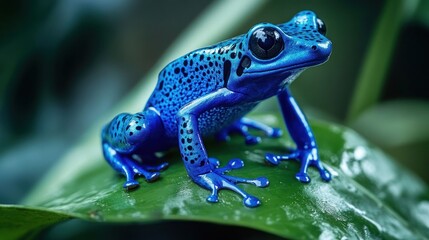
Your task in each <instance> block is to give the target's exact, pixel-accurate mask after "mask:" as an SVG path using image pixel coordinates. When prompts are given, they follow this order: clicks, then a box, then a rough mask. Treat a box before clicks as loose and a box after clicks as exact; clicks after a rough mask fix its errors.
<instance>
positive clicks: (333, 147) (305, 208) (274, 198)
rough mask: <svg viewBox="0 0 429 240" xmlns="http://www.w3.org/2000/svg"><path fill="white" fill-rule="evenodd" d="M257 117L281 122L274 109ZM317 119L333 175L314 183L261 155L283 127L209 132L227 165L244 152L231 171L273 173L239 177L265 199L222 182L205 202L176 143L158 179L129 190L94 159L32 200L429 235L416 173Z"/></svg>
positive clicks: (102, 210)
mask: <svg viewBox="0 0 429 240" xmlns="http://www.w3.org/2000/svg"><path fill="white" fill-rule="evenodd" d="M256 118H258V117H256ZM259 119H262V120H263V121H265V122H268V123H273V124H274V125H277V126H281V124H280V122H279V119H278V118H277V117H275V116H265V117H263V118H261V117H260V118H259ZM312 127H313V130H314V132H315V135H316V139H317V140H318V144H319V147H320V155H321V159H322V160H323V162H324V164H325V166H326V167H327V168H328V169H329V170H330V171H331V173H332V174H333V175H334V177H333V180H332V181H331V182H330V183H326V182H323V181H322V180H321V178H320V177H319V174H318V172H317V171H316V170H315V169H313V168H311V169H310V170H309V174H310V177H311V178H312V182H311V183H310V184H302V183H300V182H298V181H297V180H295V177H294V175H295V173H296V172H297V171H298V169H299V164H298V163H297V162H295V161H291V162H284V163H281V164H280V165H279V166H278V167H273V166H269V165H267V164H265V163H264V155H265V153H266V152H273V153H285V152H287V151H289V149H290V148H293V146H294V145H293V142H292V141H291V140H290V138H289V137H288V135H287V134H285V136H283V137H282V138H280V139H264V141H263V142H262V143H261V144H259V145H257V146H246V145H244V140H243V139H242V138H241V137H239V136H234V137H233V138H232V140H231V141H229V142H224V143H218V142H215V141H212V140H210V139H207V140H206V146H207V150H208V153H209V155H210V156H211V157H217V158H219V159H220V161H221V163H222V165H223V164H226V163H227V161H228V160H229V159H232V158H237V157H238V158H241V159H243V160H244V161H245V167H244V168H243V169H239V170H234V171H231V172H230V173H229V174H230V175H234V176H242V177H258V176H265V177H267V178H268V179H269V180H270V186H269V187H267V188H256V187H254V186H248V185H242V187H243V189H245V190H246V191H248V192H249V193H251V194H253V195H256V196H258V197H259V198H260V199H261V201H262V205H261V206H260V207H258V208H255V209H249V208H246V207H244V206H243V204H242V199H241V197H239V196H238V195H236V194H234V193H232V192H230V191H226V190H224V191H221V192H220V196H219V197H220V202H219V203H216V204H211V203H208V202H206V198H207V196H208V195H209V191H207V190H204V189H202V188H200V187H198V186H197V185H195V184H194V183H193V182H192V181H191V180H190V179H189V178H188V177H187V175H186V172H185V169H184V167H183V165H182V163H181V161H180V157H179V154H178V152H177V151H176V150H173V151H171V152H169V153H167V155H166V156H165V159H166V161H168V162H169V163H170V167H169V168H168V169H167V170H165V171H164V172H163V173H162V177H161V179H159V180H158V181H156V182H154V183H147V182H145V181H144V180H143V179H139V181H140V182H141V187H140V188H138V189H137V190H135V191H131V192H125V191H124V190H123V189H122V184H123V182H124V178H123V177H122V176H119V175H117V174H115V173H114V172H113V170H112V169H110V167H109V166H108V165H107V164H106V163H105V162H104V161H100V159H98V160H97V159H94V161H97V164H96V165H93V166H92V167H90V168H88V169H85V168H83V169H82V170H81V171H80V172H77V173H76V174H75V175H74V176H69V177H68V178H69V179H70V180H69V181H67V182H66V183H64V184H62V185H61V186H57V187H56V189H60V190H57V191H54V192H53V191H51V192H49V191H46V192H47V194H46V192H43V188H38V191H39V192H36V193H33V195H38V196H39V197H38V198H37V199H35V200H33V201H31V199H30V201H28V203H29V204H31V205H35V206H37V207H39V208H40V207H41V208H46V209H49V210H54V211H56V212H60V213H64V214H65V215H68V216H72V217H76V218H81V219H87V220H93V221H106V222H153V221H158V220H194V221H206V222H213V223H218V224H226V225H236V226H245V227H249V228H254V229H258V230H261V231H265V232H269V233H273V234H276V235H279V236H283V237H287V238H300V239H301V238H323V239H325V238H341V237H343V236H347V237H350V238H358V237H359V238H365V239H368V238H371V239H373V238H383V239H385V238H389V239H390V238H393V239H413V238H424V237H428V236H429V226H428V222H427V219H429V196H428V191H427V187H426V186H425V185H424V184H423V183H422V182H421V181H420V180H419V179H417V178H415V177H414V176H413V175H412V174H410V173H409V172H408V171H407V170H405V169H404V168H402V167H400V166H398V165H397V164H396V163H395V162H394V161H393V160H391V159H390V158H388V157H387V156H386V155H385V154H383V153H382V152H380V151H379V150H378V149H377V148H374V147H373V146H371V145H370V144H368V143H367V142H366V141H365V140H363V139H362V138H361V137H359V136H358V135H357V134H356V133H355V132H353V131H352V130H349V129H346V128H343V127H341V126H337V125H332V124H327V123H322V122H313V123H312ZM99 158H102V157H101V153H100V156H99ZM52 181H54V179H52ZM54 185H55V184H54ZM30 216H31V215H30Z"/></svg>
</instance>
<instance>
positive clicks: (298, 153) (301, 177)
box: [265, 149, 331, 183]
mask: <svg viewBox="0 0 429 240" xmlns="http://www.w3.org/2000/svg"><path fill="white" fill-rule="evenodd" d="M291 159H295V160H297V161H298V162H300V163H301V167H300V170H299V172H298V173H297V174H296V175H295V178H296V179H297V180H298V181H300V182H302V183H309V182H310V181H311V179H310V177H309V176H308V174H307V169H308V167H309V166H313V167H316V169H317V170H318V171H319V174H320V177H321V178H322V179H323V180H324V181H326V182H329V181H330V180H331V173H330V172H329V171H328V170H326V169H325V168H324V167H323V165H322V163H321V162H320V160H319V159H318V157H317V150H315V149H303V150H301V149H296V150H294V151H293V152H291V153H290V154H285V155H274V154H271V153H267V154H266V155H265V160H266V161H267V162H268V163H270V164H272V165H275V166H277V165H279V163H280V161H287V160H291Z"/></svg>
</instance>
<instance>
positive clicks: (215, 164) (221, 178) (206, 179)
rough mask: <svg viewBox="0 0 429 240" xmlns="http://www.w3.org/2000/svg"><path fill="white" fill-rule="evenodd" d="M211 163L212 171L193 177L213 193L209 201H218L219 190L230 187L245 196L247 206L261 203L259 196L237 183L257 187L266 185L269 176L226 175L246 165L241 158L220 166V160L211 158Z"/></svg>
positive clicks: (208, 198) (244, 201) (244, 200)
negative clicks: (251, 193)
mask: <svg viewBox="0 0 429 240" xmlns="http://www.w3.org/2000/svg"><path fill="white" fill-rule="evenodd" d="M209 163H210V165H211V167H212V171H211V172H209V173H205V174H201V175H197V176H195V177H192V179H193V181H194V182H196V183H197V184H198V185H200V186H202V187H204V188H206V189H209V190H210V191H211V194H210V195H209V196H208V197H207V201H208V202H218V201H219V200H218V191H219V190H221V189H229V190H231V191H234V192H236V193H238V194H239V195H241V196H242V197H243V203H244V205H245V206H246V207H251V208H252V207H257V206H259V205H260V204H261V202H260V201H259V199H258V198H257V197H255V196H252V195H250V194H248V193H246V192H245V191H243V190H242V189H240V188H239V187H237V184H238V183H247V184H253V185H255V186H257V187H266V186H268V184H269V181H268V179H267V178H265V177H258V178H255V179H248V178H241V177H235V176H229V175H225V173H226V172H228V171H230V170H234V169H239V168H242V167H243V166H244V163H243V161H242V160H240V159H232V160H230V161H229V163H228V165H226V166H224V167H219V161H217V160H216V159H214V158H210V159H209Z"/></svg>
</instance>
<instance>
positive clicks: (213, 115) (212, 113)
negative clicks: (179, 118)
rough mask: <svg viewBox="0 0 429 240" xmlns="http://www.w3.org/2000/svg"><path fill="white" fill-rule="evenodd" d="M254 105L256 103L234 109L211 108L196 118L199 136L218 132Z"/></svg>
mask: <svg viewBox="0 0 429 240" xmlns="http://www.w3.org/2000/svg"><path fill="white" fill-rule="evenodd" d="M256 105H257V103H247V104H243V105H240V106H234V107H220V108H213V109H210V110H208V111H206V112H204V113H203V114H201V115H200V117H199V118H198V127H199V130H200V134H201V135H203V136H208V135H213V134H215V133H217V132H219V131H220V130H221V129H223V128H225V127H227V126H229V125H231V124H232V123H233V122H234V121H236V120H238V119H240V118H241V117H243V116H244V115H246V114H247V113H248V112H249V111H251V110H252V109H253V108H254V107H255V106H256Z"/></svg>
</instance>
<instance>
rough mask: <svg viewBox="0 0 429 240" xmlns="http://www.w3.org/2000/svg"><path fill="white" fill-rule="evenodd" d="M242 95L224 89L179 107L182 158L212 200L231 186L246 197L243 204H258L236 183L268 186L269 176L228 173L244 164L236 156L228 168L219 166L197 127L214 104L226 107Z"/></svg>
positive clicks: (178, 120) (195, 179) (257, 200)
mask: <svg viewBox="0 0 429 240" xmlns="http://www.w3.org/2000/svg"><path fill="white" fill-rule="evenodd" d="M242 97H243V96H242V95H241V94H239V93H235V92H231V91H230V90H228V89H226V88H223V89H220V90H218V91H216V92H213V93H210V94H208V95H206V96H203V97H201V98H199V99H196V100H194V101H193V102H191V103H190V104H188V105H186V106H185V107H184V108H182V109H181V110H180V112H179V113H178V116H177V122H178V131H179V133H178V137H179V139H178V140H179V148H180V153H181V155H182V160H183V162H184V164H185V167H186V170H187V172H188V175H189V176H190V177H191V178H192V180H193V181H194V182H195V183H197V184H198V185H200V186H202V187H204V188H206V189H208V190H210V191H211V194H210V196H209V197H208V198H207V201H209V202H217V201H218V191H219V190H221V189H229V190H232V191H234V192H236V193H238V194H240V195H241V196H242V197H243V202H244V205H246V206H247V207H257V206H259V205H260V201H259V199H258V198H256V197H254V196H252V195H250V194H248V193H246V192H245V191H243V190H242V189H240V188H239V187H237V186H236V184H237V183H250V184H254V185H256V186H258V187H266V186H268V184H269V182H268V180H267V179H266V178H264V177H260V178H256V179H246V178H240V177H234V176H228V175H225V172H228V171H230V170H233V169H237V168H241V167H243V166H244V163H243V162H242V161H241V160H238V159H233V160H231V161H229V163H228V165H227V166H226V167H219V164H218V161H217V160H215V159H211V158H209V157H208V155H207V152H206V149H205V147H204V144H203V142H202V138H201V135H200V133H199V128H198V117H199V116H200V115H201V114H202V113H203V112H205V111H207V110H209V109H212V108H214V107H227V106H231V105H234V104H237V103H239V102H240V98H242Z"/></svg>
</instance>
